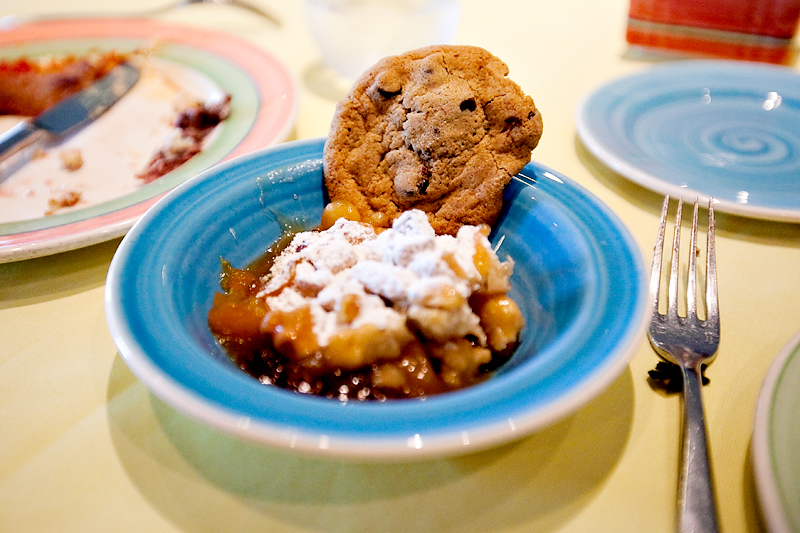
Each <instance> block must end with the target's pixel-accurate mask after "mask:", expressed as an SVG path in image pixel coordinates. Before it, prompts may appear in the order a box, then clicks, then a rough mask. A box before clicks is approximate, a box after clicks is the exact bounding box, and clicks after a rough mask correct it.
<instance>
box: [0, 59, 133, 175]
mask: <svg viewBox="0 0 800 533" xmlns="http://www.w3.org/2000/svg"><path fill="white" fill-rule="evenodd" d="M138 80H139V69H138V68H136V67H135V66H133V65H131V64H130V63H121V64H120V65H118V66H116V67H114V68H113V69H111V71H110V72H109V73H108V74H106V75H105V76H103V77H102V78H100V79H99V80H97V81H96V82H94V83H92V84H91V85H89V86H88V87H85V88H84V89H81V90H80V91H78V92H76V93H75V94H72V95H71V96H68V97H67V98H64V99H62V100H60V101H59V102H58V103H56V104H53V105H52V106H50V107H48V108H47V109H45V110H44V111H42V112H41V113H39V114H38V115H36V116H35V117H34V118H32V119H28V120H23V121H22V122H20V123H19V124H17V125H15V126H14V127H12V128H11V129H10V130H8V131H6V132H5V133H3V134H2V135H0V161H2V160H4V159H6V158H8V157H9V156H11V155H13V154H15V153H16V152H19V151H20V150H22V149H23V148H26V147H28V146H30V145H31V144H33V143H34V142H36V141H38V140H40V139H43V138H47V137H51V138H58V137H61V136H63V135H66V134H68V133H70V132H72V131H75V130H77V129H78V128H80V127H81V126H83V125H85V124H88V123H89V122H91V121H92V120H94V119H95V118H97V117H98V116H100V115H102V114H103V113H105V112H106V110H108V108H110V107H111V106H112V105H114V104H115V103H116V102H117V100H119V99H120V98H122V96H123V95H124V94H125V93H127V92H128V91H129V90H130V89H131V87H133V86H134V85H135V84H136V82H137V81H138Z"/></svg>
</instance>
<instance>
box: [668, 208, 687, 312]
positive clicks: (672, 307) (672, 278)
mask: <svg viewBox="0 0 800 533" xmlns="http://www.w3.org/2000/svg"><path fill="white" fill-rule="evenodd" d="M682 208H683V198H678V211H677V212H676V213H675V235H674V237H673V240H672V264H671V266H670V272H669V306H668V310H667V315H668V316H672V317H673V318H674V317H677V316H678V273H679V271H680V251H681V210H682Z"/></svg>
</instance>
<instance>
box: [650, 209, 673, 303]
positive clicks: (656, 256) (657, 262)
mask: <svg viewBox="0 0 800 533" xmlns="http://www.w3.org/2000/svg"><path fill="white" fill-rule="evenodd" d="M668 211H669V196H665V197H664V206H663V207H662V208H661V226H660V227H659V229H658V237H657V238H656V245H655V248H654V249H653V266H652V267H651V270H650V298H651V299H652V300H653V309H654V311H653V312H654V313H655V314H658V300H659V288H660V286H661V258H662V257H663V254H664V233H666V229H667V212H668Z"/></svg>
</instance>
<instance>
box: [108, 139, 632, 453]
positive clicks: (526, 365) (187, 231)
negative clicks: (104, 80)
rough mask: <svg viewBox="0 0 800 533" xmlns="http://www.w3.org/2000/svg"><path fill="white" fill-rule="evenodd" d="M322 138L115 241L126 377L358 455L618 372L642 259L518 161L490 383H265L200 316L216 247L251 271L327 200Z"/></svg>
mask: <svg viewBox="0 0 800 533" xmlns="http://www.w3.org/2000/svg"><path fill="white" fill-rule="evenodd" d="M323 142H324V141H323V140H322V139H316V140H310V141H298V142H292V143H286V144H282V145H278V146H276V147H273V148H268V149H265V150H263V151H259V152H255V153H252V154H249V155H246V156H242V157H240V158H238V159H235V160H232V161H230V162H228V163H224V164H222V165H219V166H217V167H214V168H212V169H210V170H208V171H206V172H204V173H202V174H200V175H199V176H196V177H195V178H193V179H192V180H190V181H188V182H186V183H185V184H184V185H182V186H180V187H178V188H177V189H175V190H174V191H173V192H171V193H170V194H168V195H167V196H166V197H165V198H163V199H162V200H161V201H160V202H159V203H158V204H156V206H154V207H153V208H151V209H150V210H149V211H148V212H147V213H146V214H145V216H144V217H143V218H142V219H141V220H140V221H139V222H138V223H137V224H136V225H135V226H134V227H133V228H132V229H131V231H130V232H129V233H128V235H127V236H126V237H125V239H124V240H123V242H122V244H121V245H120V247H119V249H118V251H117V253H116V255H115V257H114V260H113V261H112V263H111V268H110V270H109V273H108V280H107V284H106V293H105V301H106V315H107V318H108V324H109V328H110V330H111V334H112V336H113V337H114V340H115V342H116V343H117V346H118V348H119V351H120V354H121V355H122V357H123V358H124V360H125V362H126V363H127V365H128V366H129V367H130V369H131V371H132V372H133V373H134V374H135V375H136V376H137V377H138V378H139V379H140V380H141V381H142V382H143V383H144V384H145V385H146V386H147V387H148V388H149V389H150V390H151V391H152V392H153V393H154V394H156V395H157V396H159V397H160V398H161V399H162V400H163V401H164V402H166V403H167V404H170V405H172V406H173V407H174V408H175V409H177V410H179V411H182V412H184V413H185V414H187V415H189V416H191V417H194V418H195V419H198V420H200V421H203V422H205V423H208V424H210V425H212V426H214V427H217V428H220V429H222V430H225V431H228V432H231V433H233V434H236V435H239V436H242V437H245V438H248V439H251V440H254V441H258V442H262V443H267V444H271V445H276V446H281V447H288V448H294V449H299V450H304V451H313V452H318V453H322V454H328V455H335V456H346V457H360V458H371V459H380V458H401V457H422V456H433V455H446V454H455V453H465V452H471V451H474V450H477V449H481V448H484V447H487V446H491V445H495V444H499V443H502V442H506V441H509V440H511V439H515V438H518V437H521V436H523V435H525V434H527V433H530V432H532V431H534V430H536V429H539V428H542V427H545V426H547V425H549V424H551V423H553V422H555V421H557V420H559V419H561V418H563V417H564V416H566V415H567V414H569V413H571V412H573V411H575V410H576V409H578V407H580V406H581V405H583V404H584V403H586V402H587V401H589V400H590V399H592V398H593V397H595V396H596V395H598V394H599V393H600V392H601V391H602V390H604V389H605V388H606V387H607V386H608V385H609V384H610V383H611V382H612V381H613V380H614V379H616V377H617V376H618V375H619V374H620V373H621V372H622V371H623V370H624V369H625V368H626V367H627V365H628V363H629V360H630V358H631V357H632V354H633V353H634V352H635V351H636V350H637V349H638V347H639V346H640V344H641V342H642V340H643V338H644V336H643V335H644V321H645V319H646V302H647V293H646V282H645V269H644V267H643V262H642V258H641V256H640V253H639V250H638V248H637V246H636V244H635V243H634V241H633V240H632V238H631V236H630V234H629V233H628V231H627V230H626V228H625V227H624V226H623V225H622V224H621V223H620V221H619V220H618V219H617V218H616V217H615V216H614V215H613V214H612V213H611V212H610V211H609V210H608V208H606V207H605V206H604V205H602V204H601V203H600V202H599V201H598V200H597V199H595V198H594V197H592V196H591V195H590V194H589V193H587V192H586V191H585V190H583V189H582V188H580V187H579V186H577V185H575V184H574V183H572V182H571V181H570V180H569V179H568V178H566V177H564V176H562V175H561V174H559V173H557V172H555V171H553V170H549V169H547V168H544V167H542V166H540V165H536V164H533V163H532V164H530V165H527V166H526V167H525V169H524V171H523V172H522V173H521V174H520V175H519V176H517V178H516V179H515V180H514V181H513V182H512V183H511V184H510V185H509V187H508V188H507V190H506V208H505V211H504V212H503V214H502V217H501V219H500V220H499V222H498V223H497V224H496V226H495V229H494V232H493V235H492V237H491V238H492V240H493V242H494V243H495V245H496V246H498V247H499V252H498V253H499V254H500V257H501V258H503V257H505V255H506V254H507V255H509V256H511V257H512V258H513V259H514V260H515V261H516V266H515V270H514V275H513V277H512V278H511V280H512V291H511V295H512V297H513V298H515V300H516V301H517V302H518V303H519V304H520V307H521V309H522V311H523V313H524V315H525V319H526V324H527V326H526V328H525V329H524V331H523V337H522V341H521V344H520V346H519V348H518V349H517V351H516V352H515V355H514V356H513V358H512V359H511V360H510V361H509V362H508V363H507V364H506V365H504V366H503V367H502V368H501V369H500V370H499V371H498V372H497V374H496V375H495V376H493V377H492V378H491V379H489V380H487V381H485V382H483V383H481V384H478V385H475V386H473V387H470V388H467V389H464V390H461V391H457V392H452V393H447V394H442V395H439V396H432V397H429V398H426V399H425V400H396V401H389V402H385V403H377V402H375V403H370V402H367V403H359V402H348V403H346V404H342V403H340V402H339V401H337V400H329V399H325V398H319V397H309V396H304V395H301V394H298V393H293V392H289V391H286V390H283V389H278V388H275V387H272V386H265V385H262V384H261V383H259V382H258V381H257V380H256V379H254V378H252V377H251V376H249V375H247V374H245V373H244V372H242V371H241V370H239V369H238V368H237V367H236V366H235V365H234V364H233V363H232V362H231V361H230V360H229V359H228V357H227V356H226V354H225V353H224V351H223V350H222V349H221V348H220V347H219V346H218V345H217V343H216V342H215V340H214V338H213V336H212V335H211V333H210V332H209V329H208V326H207V313H208V310H209V308H210V306H211V302H212V299H213V296H214V293H215V292H216V291H219V273H220V264H219V259H220V256H222V257H225V258H226V259H228V260H229V261H231V263H232V264H233V265H234V266H239V267H241V266H245V265H247V264H248V263H250V262H252V261H253V260H255V259H256V258H257V257H259V256H260V255H261V254H263V253H264V252H265V250H266V248H267V247H268V246H269V245H270V244H271V243H272V242H273V241H275V240H276V239H277V238H278V237H279V236H280V235H281V231H282V229H283V228H284V227H285V224H287V223H291V224H293V225H294V226H297V225H301V226H306V227H308V228H311V227H313V226H315V225H316V224H317V223H318V221H319V218H320V215H321V212H322V208H323V205H324V196H325V195H324V192H323V180H322V146H323Z"/></svg>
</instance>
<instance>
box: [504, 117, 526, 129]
mask: <svg viewBox="0 0 800 533" xmlns="http://www.w3.org/2000/svg"><path fill="white" fill-rule="evenodd" d="M521 125H522V121H521V120H520V119H518V118H517V117H508V118H507V119H506V125H505V126H504V127H503V131H508V130H511V129H514V128H518V127H519V126H521Z"/></svg>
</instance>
